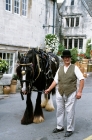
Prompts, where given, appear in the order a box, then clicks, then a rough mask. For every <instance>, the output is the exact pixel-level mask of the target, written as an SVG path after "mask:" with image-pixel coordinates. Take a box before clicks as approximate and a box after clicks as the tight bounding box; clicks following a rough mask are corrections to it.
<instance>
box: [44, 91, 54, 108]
mask: <svg viewBox="0 0 92 140" xmlns="http://www.w3.org/2000/svg"><path fill="white" fill-rule="evenodd" d="M45 109H46V110H47V111H53V110H55V108H54V105H53V100H52V94H51V93H50V94H48V100H47V104H46V106H45Z"/></svg>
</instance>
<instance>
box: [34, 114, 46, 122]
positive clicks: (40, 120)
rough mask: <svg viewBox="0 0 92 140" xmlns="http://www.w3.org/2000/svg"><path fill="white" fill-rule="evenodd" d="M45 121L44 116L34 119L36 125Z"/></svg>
mask: <svg viewBox="0 0 92 140" xmlns="http://www.w3.org/2000/svg"><path fill="white" fill-rule="evenodd" d="M43 121H44V118H43V117H42V116H40V117H34V120H33V122H34V123H41V122H43Z"/></svg>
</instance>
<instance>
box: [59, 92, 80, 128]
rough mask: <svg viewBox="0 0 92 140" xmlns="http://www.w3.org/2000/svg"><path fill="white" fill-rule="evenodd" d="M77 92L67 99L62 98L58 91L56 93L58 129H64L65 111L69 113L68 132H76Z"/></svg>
mask: <svg viewBox="0 0 92 140" xmlns="http://www.w3.org/2000/svg"><path fill="white" fill-rule="evenodd" d="M75 95H76V91H75V92H73V93H72V94H71V95H69V96H68V97H66V96H65V95H63V96H61V95H60V94H59V92H58V90H57V92H56V104H57V114H56V116H57V128H58V129H61V128H62V127H64V118H65V111H66V113H67V131H74V125H75V103H76V101H77V99H76V97H75Z"/></svg>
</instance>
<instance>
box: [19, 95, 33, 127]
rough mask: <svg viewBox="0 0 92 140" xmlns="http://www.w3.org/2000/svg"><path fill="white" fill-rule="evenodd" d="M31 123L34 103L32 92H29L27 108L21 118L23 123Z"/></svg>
mask: <svg viewBox="0 0 92 140" xmlns="http://www.w3.org/2000/svg"><path fill="white" fill-rule="evenodd" d="M30 123H33V105H32V101H31V93H28V94H27V99H26V110H25V113H24V116H23V118H22V120H21V124H25V125H26V124H30Z"/></svg>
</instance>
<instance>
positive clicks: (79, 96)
mask: <svg viewBox="0 0 92 140" xmlns="http://www.w3.org/2000/svg"><path fill="white" fill-rule="evenodd" d="M83 87H84V79H82V80H80V83H79V89H78V91H77V93H76V98H77V99H80V98H81V96H82V90H83Z"/></svg>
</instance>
